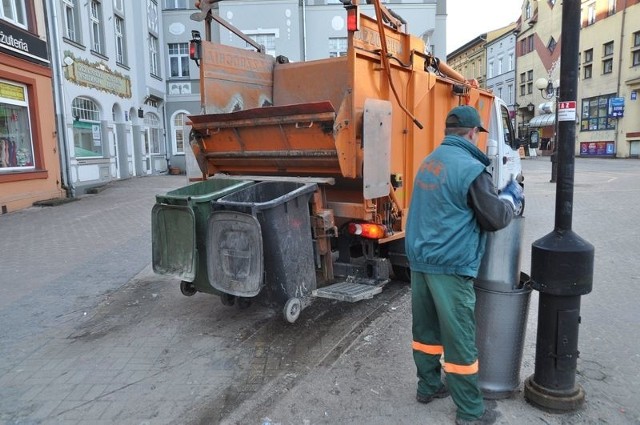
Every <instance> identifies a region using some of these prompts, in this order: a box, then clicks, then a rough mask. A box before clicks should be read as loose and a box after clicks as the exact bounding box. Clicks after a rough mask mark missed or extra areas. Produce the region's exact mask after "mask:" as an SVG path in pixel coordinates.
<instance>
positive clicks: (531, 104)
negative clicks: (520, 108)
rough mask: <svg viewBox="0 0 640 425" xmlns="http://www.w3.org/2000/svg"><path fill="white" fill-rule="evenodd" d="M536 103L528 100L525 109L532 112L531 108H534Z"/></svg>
mask: <svg viewBox="0 0 640 425" xmlns="http://www.w3.org/2000/svg"><path fill="white" fill-rule="evenodd" d="M535 107H536V105H534V104H533V103H531V102H529V104H528V105H527V109H528V110H529V112H533V108H535Z"/></svg>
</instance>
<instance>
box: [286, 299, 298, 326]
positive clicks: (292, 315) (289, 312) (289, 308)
mask: <svg viewBox="0 0 640 425" xmlns="http://www.w3.org/2000/svg"><path fill="white" fill-rule="evenodd" d="M300 311H302V303H301V302H300V300H299V299H298V298H289V299H288V300H287V302H286V303H285V304H284V311H283V313H284V318H285V320H286V321H287V322H289V323H294V322H295V321H296V320H298V317H300Z"/></svg>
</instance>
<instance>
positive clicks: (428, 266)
mask: <svg viewBox="0 0 640 425" xmlns="http://www.w3.org/2000/svg"><path fill="white" fill-rule="evenodd" d="M445 127H446V128H445V138H444V140H443V142H442V144H441V145H440V146H439V147H438V148H437V149H436V150H434V151H433V152H432V153H431V154H430V155H429V156H427V157H426V158H425V159H424V161H423V162H422V165H421V166H420V169H419V171H418V173H417V175H416V179H415V183H414V189H413V194H412V197H411V205H410V208H409V215H408V217H407V227H406V239H405V244H406V251H407V257H408V259H409V265H410V268H411V296H412V314H413V327H412V330H413V358H414V361H415V363H416V367H417V374H418V390H417V395H416V399H417V400H418V401H419V402H421V403H429V402H431V401H432V400H433V399H434V398H444V397H447V396H448V395H449V394H451V397H452V398H453V401H454V403H455V404H456V406H457V414H456V421H455V423H456V424H457V425H462V424H491V423H494V422H495V420H496V418H497V412H495V411H494V410H492V409H485V405H484V402H483V399H482V392H481V390H480V388H479V387H478V350H477V348H476V322H475V316H474V310H475V302H476V298H475V292H474V289H473V279H474V278H475V277H476V276H477V274H478V268H479V267H480V261H481V260H482V255H483V253H484V247H485V241H486V234H485V232H488V231H496V230H499V229H502V228H503V227H506V226H507V225H508V224H509V223H510V222H511V219H512V218H513V216H514V214H515V213H514V212H515V211H517V210H520V209H521V208H522V204H523V194H522V189H521V188H520V185H519V184H518V183H517V182H515V181H511V182H510V183H509V184H508V185H507V187H505V188H504V189H503V190H502V192H501V194H500V195H499V194H498V193H497V192H496V190H495V189H494V187H493V183H492V180H491V175H490V174H489V172H488V171H487V170H486V167H487V165H489V159H488V158H487V156H486V155H485V154H484V153H483V152H482V151H481V150H480V149H478V147H477V146H476V144H477V140H478V135H479V132H481V131H482V132H487V130H485V129H484V126H483V124H482V121H481V119H480V115H479V114H478V111H476V110H475V108H473V107H471V106H458V107H456V108H453V109H452V110H451V111H450V112H449V113H448V114H447V118H446V123H445ZM443 355H444V372H445V379H446V384H447V386H446V387H445V385H444V383H443V381H442V378H441V376H440V372H441V363H440V357H441V356H443Z"/></svg>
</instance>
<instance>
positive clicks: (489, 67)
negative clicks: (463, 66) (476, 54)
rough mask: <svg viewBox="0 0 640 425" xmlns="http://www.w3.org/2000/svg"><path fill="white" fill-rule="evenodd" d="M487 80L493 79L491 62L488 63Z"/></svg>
mask: <svg viewBox="0 0 640 425" xmlns="http://www.w3.org/2000/svg"><path fill="white" fill-rule="evenodd" d="M487 78H493V62H489V66H488V67H487Z"/></svg>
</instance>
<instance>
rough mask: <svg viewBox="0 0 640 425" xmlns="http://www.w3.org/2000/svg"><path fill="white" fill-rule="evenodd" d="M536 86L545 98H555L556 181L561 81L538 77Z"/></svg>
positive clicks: (553, 169)
mask: <svg viewBox="0 0 640 425" xmlns="http://www.w3.org/2000/svg"><path fill="white" fill-rule="evenodd" d="M535 86H536V88H537V89H538V90H540V95H541V96H542V98H543V99H545V100H553V102H554V111H555V114H556V116H555V119H554V123H553V133H554V135H553V152H551V180H549V181H550V182H551V183H555V182H556V179H557V176H558V97H559V95H560V81H559V80H555V81H552V80H551V75H549V78H544V77H542V78H538V79H537V80H536V82H535Z"/></svg>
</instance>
